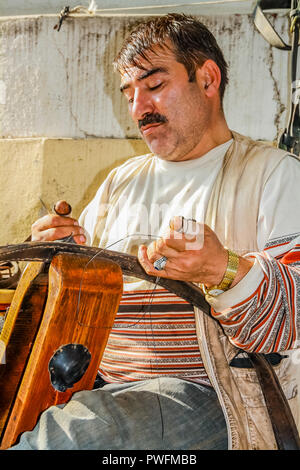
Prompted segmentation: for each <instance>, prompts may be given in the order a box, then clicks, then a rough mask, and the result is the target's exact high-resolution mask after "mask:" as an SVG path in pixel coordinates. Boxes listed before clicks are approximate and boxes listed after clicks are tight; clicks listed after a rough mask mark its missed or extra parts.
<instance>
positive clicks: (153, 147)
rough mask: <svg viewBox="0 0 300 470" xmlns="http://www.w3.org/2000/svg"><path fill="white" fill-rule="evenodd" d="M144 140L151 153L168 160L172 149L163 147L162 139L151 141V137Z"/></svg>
mask: <svg viewBox="0 0 300 470" xmlns="http://www.w3.org/2000/svg"><path fill="white" fill-rule="evenodd" d="M143 140H144V141H145V142H146V144H147V145H148V147H149V149H150V151H151V152H152V153H154V155H156V156H157V157H159V158H162V159H163V160H168V157H169V155H170V154H171V153H172V152H170V149H167V148H166V147H165V145H163V143H162V142H161V139H151V138H150V137H149V138H145V137H144V136H143ZM164 143H165V142H164Z"/></svg>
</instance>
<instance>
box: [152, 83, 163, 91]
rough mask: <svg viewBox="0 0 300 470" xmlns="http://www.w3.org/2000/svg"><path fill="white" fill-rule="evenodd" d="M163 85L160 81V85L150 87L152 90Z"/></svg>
mask: <svg viewBox="0 0 300 470" xmlns="http://www.w3.org/2000/svg"><path fill="white" fill-rule="evenodd" d="M161 85H162V83H159V84H158V85H155V86H150V87H149V89H150V90H157V88H159V87H160V86H161Z"/></svg>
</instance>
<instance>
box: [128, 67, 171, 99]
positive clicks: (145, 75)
mask: <svg viewBox="0 0 300 470" xmlns="http://www.w3.org/2000/svg"><path fill="white" fill-rule="evenodd" d="M155 73H168V70H167V69H166V68H165V67H156V68H155V69H150V70H146V71H145V72H144V73H143V74H142V75H141V76H140V77H138V81H141V80H145V78H148V77H150V76H151V75H154V74H155ZM127 88H130V83H124V85H121V86H120V92H121V93H123V91H124V90H127Z"/></svg>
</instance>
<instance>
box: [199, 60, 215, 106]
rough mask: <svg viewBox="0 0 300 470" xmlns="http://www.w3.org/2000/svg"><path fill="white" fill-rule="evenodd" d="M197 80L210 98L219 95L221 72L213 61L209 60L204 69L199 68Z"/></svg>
mask: <svg viewBox="0 0 300 470" xmlns="http://www.w3.org/2000/svg"><path fill="white" fill-rule="evenodd" d="M196 80H197V82H198V85H199V86H200V87H201V88H202V89H203V91H204V93H205V95H206V96H207V97H208V98H212V97H213V96H215V95H216V94H219V88H220V83H221V71H220V69H219V67H218V66H217V64H216V63H215V62H214V61H213V60H211V59H207V60H206V61H205V62H204V64H203V65H202V67H198V68H197V70H196Z"/></svg>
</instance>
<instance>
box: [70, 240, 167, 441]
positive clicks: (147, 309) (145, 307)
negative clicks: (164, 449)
mask: <svg viewBox="0 0 300 470" xmlns="http://www.w3.org/2000/svg"><path fill="white" fill-rule="evenodd" d="M134 236H141V237H142V236H143V237H147V238H150V239H151V238H157V239H158V238H160V237H158V236H156V235H151V234H148V235H144V234H135V233H134V234H130V235H126V236H125V237H123V238H121V239H119V240H117V241H116V242H113V243H111V244H110V245H108V246H107V247H106V248H102V250H100V251H99V252H98V253H96V254H95V255H94V256H92V257H91V258H90V259H89V261H88V262H87V263H86V265H85V266H84V268H83V273H82V276H81V281H80V286H79V293H78V301H77V308H76V316H77V321H78V314H79V305H80V296H81V290H82V283H83V276H84V272H85V270H86V269H87V267H88V265H89V264H90V263H91V262H92V261H93V260H94V259H95V258H96V257H97V256H100V255H101V253H102V251H103V250H104V249H109V248H111V247H113V246H114V245H116V244H117V243H119V242H121V241H124V240H125V239H127V238H130V237H134ZM70 238H72V235H71V236H70ZM66 241H67V240H66ZM158 282H159V277H158V276H157V277H156V278H155V280H154V282H153V284H154V286H153V288H152V290H151V292H150V294H149V296H148V302H147V303H142V305H141V308H140V311H139V312H138V313H143V314H142V315H141V316H140V318H139V319H138V320H137V321H136V322H133V323H131V324H130V325H127V326H123V328H124V329H125V328H132V327H133V326H135V325H137V324H138V323H139V322H141V321H142V320H143V319H144V318H145V317H146V315H148V316H149V320H150V329H151V339H152V342H153V345H154V355H156V354H157V350H156V348H155V336H154V331H153V325H152V317H151V306H152V303H153V299H154V293H155V290H156V288H157V286H158ZM80 324H81V323H80ZM81 325H82V324H81ZM86 326H88V325H86ZM104 328H105V327H104ZM146 336H147V333H146ZM154 364H155V360H153V359H152V358H150V370H151V371H153V368H154ZM157 383H158V394H157V395H156V396H157V401H158V407H159V414H160V422H161V439H162V441H163V439H164V432H165V431H164V417H163V409H162V403H161V399H160V394H161V384H160V377H157Z"/></svg>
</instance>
